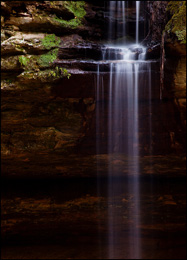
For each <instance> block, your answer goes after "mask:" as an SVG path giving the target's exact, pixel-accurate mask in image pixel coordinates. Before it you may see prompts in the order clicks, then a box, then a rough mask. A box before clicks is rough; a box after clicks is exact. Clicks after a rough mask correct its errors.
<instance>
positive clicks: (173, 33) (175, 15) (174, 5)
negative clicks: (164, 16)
mask: <svg viewBox="0 0 187 260" xmlns="http://www.w3.org/2000/svg"><path fill="white" fill-rule="evenodd" d="M167 10H168V11H169V13H170V15H171V18H170V20H169V21H168V23H167V25H166V27H165V31H166V32H167V34H168V38H167V41H176V40H177V41H179V42H180V43H181V44H186V1H170V2H169V4H168V8H167Z"/></svg>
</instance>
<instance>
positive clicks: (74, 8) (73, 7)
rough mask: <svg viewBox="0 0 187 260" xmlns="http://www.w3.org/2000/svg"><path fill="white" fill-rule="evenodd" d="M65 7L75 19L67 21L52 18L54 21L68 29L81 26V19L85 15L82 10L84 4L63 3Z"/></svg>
mask: <svg viewBox="0 0 187 260" xmlns="http://www.w3.org/2000/svg"><path fill="white" fill-rule="evenodd" d="M64 5H65V7H66V8H67V9H68V10H70V11H71V12H72V13H73V14H74V16H75V18H74V19H71V20H69V21H66V20H63V19H60V18H54V20H55V21H57V22H59V23H61V24H63V25H65V26H67V27H70V28H73V29H74V28H76V27H77V26H79V25H81V22H82V19H83V17H84V16H85V14H86V11H85V9H84V5H85V2H84V1H64Z"/></svg>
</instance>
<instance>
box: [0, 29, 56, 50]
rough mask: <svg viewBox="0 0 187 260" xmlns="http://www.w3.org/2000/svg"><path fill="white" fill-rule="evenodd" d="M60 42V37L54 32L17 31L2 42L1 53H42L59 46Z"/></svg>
mask: <svg viewBox="0 0 187 260" xmlns="http://www.w3.org/2000/svg"><path fill="white" fill-rule="evenodd" d="M59 44H60V38H59V37H57V36H55V35H54V34H44V33H22V32H17V33H16V34H15V35H14V36H12V37H10V38H8V39H7V40H5V41H3V42H2V44H1V55H7V54H9V55H17V54H26V53H28V54H41V53H43V51H45V50H46V51H48V50H51V49H53V48H57V47H58V46H59Z"/></svg>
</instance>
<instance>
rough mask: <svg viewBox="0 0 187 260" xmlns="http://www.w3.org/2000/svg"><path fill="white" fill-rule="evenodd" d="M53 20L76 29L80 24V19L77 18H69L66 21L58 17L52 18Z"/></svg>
mask: <svg viewBox="0 0 187 260" xmlns="http://www.w3.org/2000/svg"><path fill="white" fill-rule="evenodd" d="M54 20H55V21H56V22H59V23H60V24H62V25H64V26H66V27H69V28H72V29H76V28H77V27H78V26H79V25H81V21H80V20H79V19H71V20H70V21H66V20H62V19H60V18H54Z"/></svg>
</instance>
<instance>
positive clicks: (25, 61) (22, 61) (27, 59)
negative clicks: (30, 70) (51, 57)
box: [19, 55, 29, 66]
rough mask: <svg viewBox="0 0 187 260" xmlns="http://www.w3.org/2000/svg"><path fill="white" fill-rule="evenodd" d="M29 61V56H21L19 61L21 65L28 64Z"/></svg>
mask: <svg viewBox="0 0 187 260" xmlns="http://www.w3.org/2000/svg"><path fill="white" fill-rule="evenodd" d="M28 61H29V58H27V57H25V56H23V55H22V56H19V62H20V64H21V66H27V63H28Z"/></svg>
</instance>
